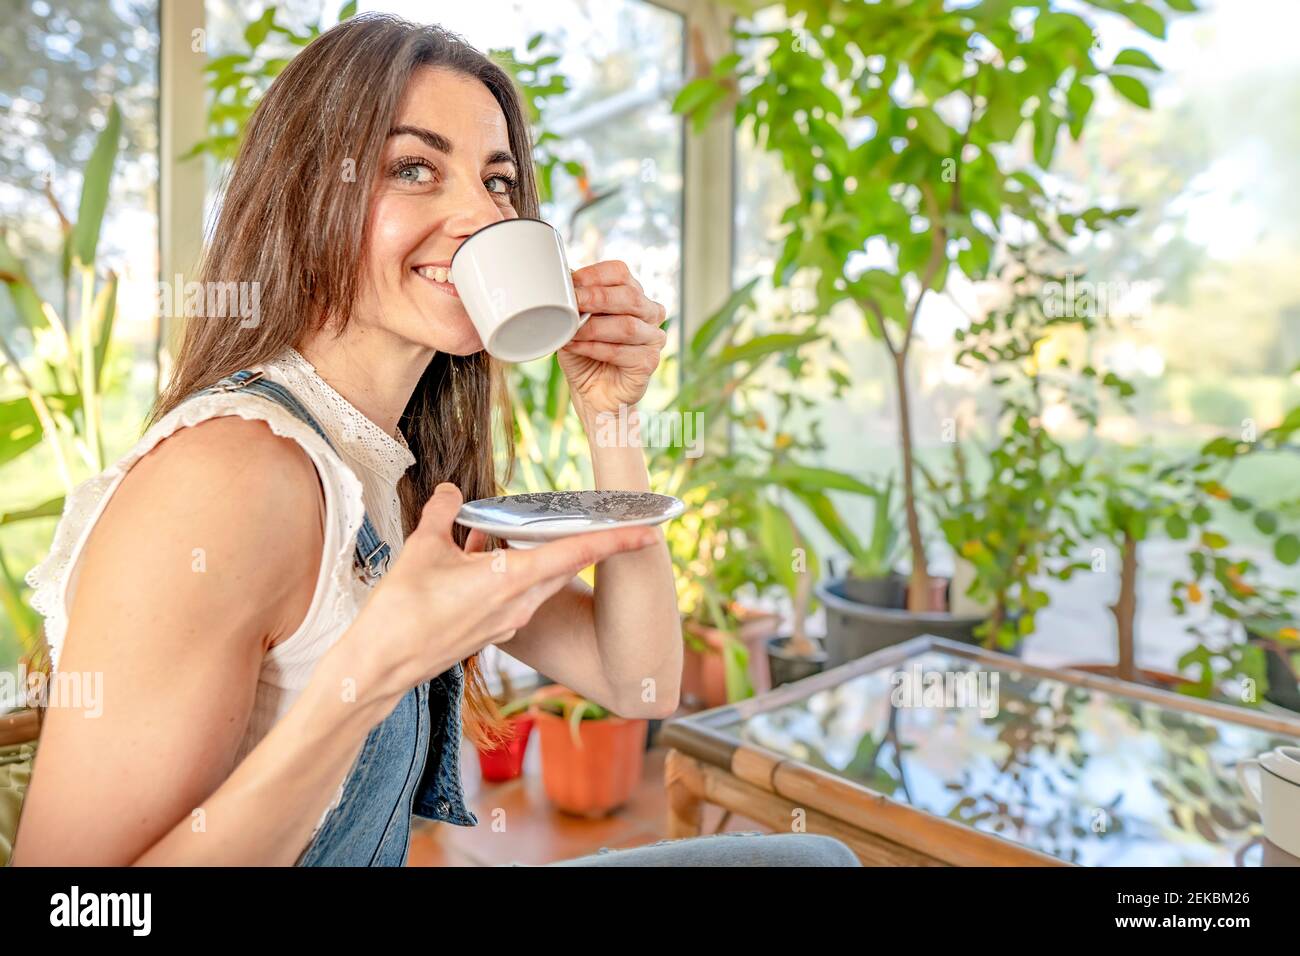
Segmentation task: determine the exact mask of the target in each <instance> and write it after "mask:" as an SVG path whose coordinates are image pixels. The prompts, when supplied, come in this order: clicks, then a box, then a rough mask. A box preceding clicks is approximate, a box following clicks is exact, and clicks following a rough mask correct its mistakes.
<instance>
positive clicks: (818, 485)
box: [765, 464, 876, 495]
mask: <svg viewBox="0 0 1300 956" xmlns="http://www.w3.org/2000/svg"><path fill="white" fill-rule="evenodd" d="M765 477H766V478H767V479H768V480H769V481H770V482H772V483H773V484H778V485H783V486H786V487H789V488H802V489H804V490H812V491H848V492H853V493H854V494H859V495H874V494H875V493H876V489H875V488H873V487H871V486H870V485H868V484H866V483H865V482H862V481H860V480H858V479H857V478H854V477H853V476H852V475H850V474H847V473H845V472H842V471H835V470H834V469H832V468H816V467H813V466H811V465H792V464H780V465H773V466H772V467H771V468H769V469H768V470H767V472H766V473H765Z"/></svg>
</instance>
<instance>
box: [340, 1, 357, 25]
mask: <svg viewBox="0 0 1300 956" xmlns="http://www.w3.org/2000/svg"><path fill="white" fill-rule="evenodd" d="M356 15H357V0H348V2H347V3H345V4H343V6H342V7H340V8H339V23H342V22H343V21H344V20H351V19H352V18H353V17H355V16H356Z"/></svg>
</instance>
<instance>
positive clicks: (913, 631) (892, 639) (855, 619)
mask: <svg viewBox="0 0 1300 956" xmlns="http://www.w3.org/2000/svg"><path fill="white" fill-rule="evenodd" d="M817 599H818V600H819V601H821V602H822V604H824V605H825V606H826V667H827V668H831V667H838V666H839V665H840V664H844V663H846V662H848V661H852V660H857V659H858V658H859V657H864V656H866V655H867V654H870V653H872V652H873V651H878V650H880V649H881V648H883V647H891V646H893V645H894V644H901V643H903V641H907V640H911V639H912V638H914V637H920V636H921V635H922V634H933V635H934V636H935V637H946V638H948V639H949V640H952V641H960V642H961V643H963V644H978V643H979V642H978V641H977V640H976V639H975V628H977V627H978V626H979V625H980V623H981V622H982V621H983V620H984V618H982V617H957V616H956V615H953V614H944V613H942V612H938V611H935V612H931V613H927V614H913V613H912V612H911V611H907V610H899V609H897V608H888V607H876V606H873V605H871V604H864V603H861V602H859V601H854V600H852V599H850V598H849V597H848V596H847V595H846V594H845V592H844V579H843V578H836V579H833V580H830V581H819V582H818V583H817Z"/></svg>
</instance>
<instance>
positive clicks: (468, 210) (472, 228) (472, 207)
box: [447, 179, 509, 239]
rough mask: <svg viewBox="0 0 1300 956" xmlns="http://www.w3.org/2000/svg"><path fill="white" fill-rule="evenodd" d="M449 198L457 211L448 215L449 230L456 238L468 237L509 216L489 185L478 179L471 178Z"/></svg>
mask: <svg viewBox="0 0 1300 956" xmlns="http://www.w3.org/2000/svg"><path fill="white" fill-rule="evenodd" d="M449 198H450V199H451V201H452V204H453V209H454V210H455V211H454V212H453V213H452V214H451V215H450V216H448V217H447V231H448V232H449V233H450V234H451V235H452V236H455V237H456V238H459V239H468V238H469V237H470V236H472V235H473V234H474V233H476V232H478V231H479V230H480V229H482V228H483V227H484V226H490V225H492V223H494V222H500V221H501V220H502V219H507V218H509V216H508V215H507V211H506V210H505V209H503V208H502V206H501V204H500V203H499V202H498V201H497V200H496V199H493V198H492V194H491V193H489V192H488V190H487V187H486V186H484V185H483V184H482V183H481V182H479V181H477V180H472V179H471V180H469V182H468V184H467V186H466V187H464V188H462V189H459V190H457V194H456V195H455V196H452V197H449Z"/></svg>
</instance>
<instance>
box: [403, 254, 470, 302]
mask: <svg viewBox="0 0 1300 956" xmlns="http://www.w3.org/2000/svg"><path fill="white" fill-rule="evenodd" d="M411 271H412V272H414V273H415V274H416V275H417V276H419V277H420V278H421V279H424V280H425V281H426V282H430V283H432V284H433V286H434V287H435V288H436V289H438V291H439V292H445V293H446V294H447V295H453V296H455V295H456V283H454V282H452V281H451V268H450V263H445V262H439V263H426V264H424V265H420V266H415V267H414V268H413V269H412V270H411ZM457 298H459V296H457Z"/></svg>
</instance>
